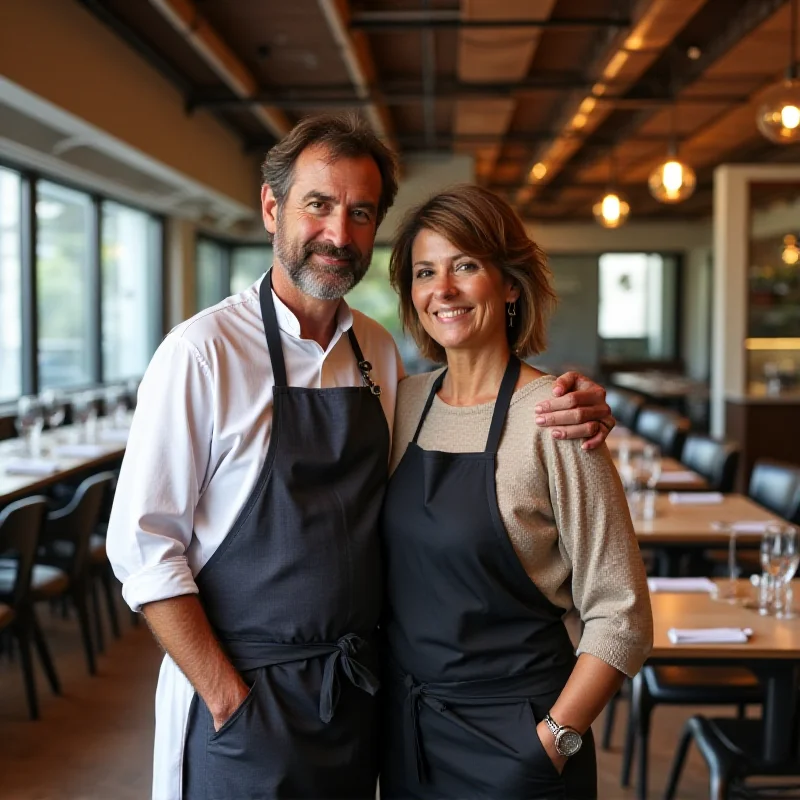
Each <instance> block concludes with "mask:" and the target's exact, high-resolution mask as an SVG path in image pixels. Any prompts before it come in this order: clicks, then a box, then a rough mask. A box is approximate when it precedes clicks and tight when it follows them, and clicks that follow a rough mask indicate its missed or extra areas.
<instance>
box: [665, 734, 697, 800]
mask: <svg viewBox="0 0 800 800" xmlns="http://www.w3.org/2000/svg"><path fill="white" fill-rule="evenodd" d="M692 738H693V734H692V729H691V728H690V727H689V726H688V725H684V727H683V732H682V733H681V738H680V741H679V742H678V749H677V750H676V751H675V758H674V759H673V761H672V767H671V768H670V771H669V777H668V778H667V788H666V789H665V790H664V800H674V798H675V792H676V791H677V789H678V781H679V780H680V777H681V773H682V772H683V765H684V764H685V763H686V755H687V754H688V752H689V745H690V744H691V743H692Z"/></svg>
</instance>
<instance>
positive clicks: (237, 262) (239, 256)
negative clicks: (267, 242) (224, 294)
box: [230, 246, 272, 294]
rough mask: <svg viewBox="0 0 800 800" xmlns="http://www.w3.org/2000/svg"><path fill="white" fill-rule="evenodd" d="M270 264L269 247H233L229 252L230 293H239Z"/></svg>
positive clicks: (253, 281)
mask: <svg viewBox="0 0 800 800" xmlns="http://www.w3.org/2000/svg"><path fill="white" fill-rule="evenodd" d="M271 266H272V248H271V247H264V246H260V247H258V246H257V247H234V248H233V252H232V254H231V291H230V293H231V294H239V292H243V291H244V290H245V289H246V288H247V287H248V286H250V285H251V284H253V283H255V282H256V281H257V280H258V279H259V278H260V277H261V276H262V275H263V274H264V273H265V272H266V271H267V270H268V269H269V268H270V267H271Z"/></svg>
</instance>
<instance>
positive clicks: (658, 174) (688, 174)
mask: <svg viewBox="0 0 800 800" xmlns="http://www.w3.org/2000/svg"><path fill="white" fill-rule="evenodd" d="M676 113H677V112H676V108H675V106H673V108H672V133H671V135H670V143H669V150H668V151H667V160H666V161H663V162H662V163H661V164H659V165H658V166H657V167H656V168H655V169H654V170H653V171H652V172H651V173H650V177H649V178H648V179H647V185H648V187H649V189H650V194H652V195H653V197H655V199H656V200H658V202H659V203H681V202H683V201H684V200H686V199H687V198H689V197H691V196H692V195H693V194H694V190H695V187H696V186H697V176H696V175H695V174H694V170H693V169H692V168H691V167H690V166H689V165H688V164H687V163H686V162H685V161H680V160H679V159H678V145H677V137H676V134H675V114H676Z"/></svg>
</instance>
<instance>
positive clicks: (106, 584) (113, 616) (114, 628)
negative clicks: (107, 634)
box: [100, 564, 122, 639]
mask: <svg viewBox="0 0 800 800" xmlns="http://www.w3.org/2000/svg"><path fill="white" fill-rule="evenodd" d="M100 582H101V583H102V584H103V591H104V593H105V596H106V606H107V607H108V619H109V621H110V622H111V632H112V633H113V634H114V638H115V639H119V637H120V636H121V635H122V634H121V632H120V628H119V617H118V616H117V603H116V598H115V597H114V575H113V573H112V572H111V565H110V564H104V565H103V569H102V571H101V572H100Z"/></svg>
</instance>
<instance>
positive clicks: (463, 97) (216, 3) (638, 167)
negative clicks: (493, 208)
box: [76, 0, 800, 220]
mask: <svg viewBox="0 0 800 800" xmlns="http://www.w3.org/2000/svg"><path fill="white" fill-rule="evenodd" d="M76 2H80V3H81V4H82V5H84V6H85V7H87V8H88V9H89V10H90V11H91V12H92V13H94V14H96V15H97V16H98V17H99V18H100V19H102V20H103V21H104V22H105V23H107V24H108V25H110V26H112V27H113V28H114V30H115V31H117V33H119V34H120V36H121V37H123V38H124V39H125V40H126V42H127V43H128V44H129V45H130V46H132V47H134V48H136V49H137V50H138V51H139V52H140V53H141V54H142V55H143V56H144V57H145V58H147V59H148V60H149V61H150V62H151V63H152V64H153V65H154V66H155V67H156V68H157V69H159V70H160V71H161V72H162V73H163V74H164V75H165V76H166V77H168V78H169V79H170V80H171V81H172V82H173V83H174V84H175V86H176V87H177V88H178V89H179V90H180V91H181V92H182V94H183V96H184V98H185V101H186V105H187V113H197V111H198V109H204V110H209V111H211V112H212V113H214V114H216V115H217V116H218V117H219V118H220V119H222V120H224V122H225V123H226V124H227V125H228V126H230V128H231V129H233V130H234V131H236V133H237V134H238V135H239V136H240V137H241V140H242V143H243V146H244V147H246V148H248V149H250V150H252V151H253V152H257V151H263V150H265V149H266V148H268V147H269V146H270V145H271V144H272V143H273V142H274V141H275V140H276V138H277V137H280V136H281V135H283V134H284V133H285V132H287V131H288V130H289V129H290V128H291V126H292V124H293V123H294V122H296V121H297V120H298V119H299V118H300V117H302V116H304V115H306V114H311V113H316V112H321V111H326V110H334V109H342V108H352V107H357V108H359V109H361V110H362V113H364V114H365V115H366V116H367V118H368V119H369V120H370V122H371V124H372V125H373V126H374V127H375V129H376V130H377V131H379V132H380V134H381V135H382V136H384V137H385V138H386V139H387V141H389V142H390V143H391V144H392V145H393V146H394V147H395V148H396V149H397V150H398V152H399V153H400V154H401V156H402V155H403V154H406V153H412V152H419V151H440V152H441V151H445V152H459V153H463V152H467V153H472V154H474V156H475V164H476V175H477V178H478V180H479V181H480V182H481V183H482V184H484V185H486V186H489V187H491V188H492V189H494V190H495V191H498V192H500V193H502V194H504V195H505V196H507V197H508V198H509V199H510V200H512V201H513V202H514V203H515V204H516V205H517V207H518V208H519V210H520V211H521V212H522V213H523V214H525V215H526V216H528V217H530V218H532V219H548V220H553V219H559V220H579V219H589V218H590V216H591V210H590V209H591V205H592V203H593V202H594V201H595V200H596V199H597V197H598V196H599V194H601V193H602V191H603V190H604V189H605V187H606V185H607V183H608V181H609V179H610V177H611V175H612V171H613V174H614V176H615V179H616V181H617V183H618V184H620V185H621V188H622V189H623V191H625V193H626V194H627V195H628V197H629V200H630V202H631V206H632V209H633V212H632V214H633V215H635V217H636V218H648V217H649V218H681V217H698V216H704V215H708V214H709V213H710V208H711V180H712V172H713V169H714V167H715V166H716V165H718V164H720V163H731V162H741V161H762V162H768V161H771V162H775V161H790V162H798V161H800V147H798V146H789V147H786V146H779V145H771V144H770V143H768V142H767V141H766V140H764V139H763V138H761V137H760V135H759V134H758V132H757V130H756V126H755V109H756V106H757V104H758V98H759V96H760V95H761V93H762V92H763V90H764V88H765V87H766V86H769V85H770V84H771V83H773V82H775V81H776V80H778V79H779V78H780V77H782V75H783V73H784V71H785V69H786V67H787V65H788V63H789V53H790V42H789V30H790V2H789V0H592V2H591V3H587V2H586V1H585V0H381V1H378V0H350V2H349V3H348V1H347V0H293V2H286V1H285V0H260V1H259V2H253V1H252V0H137V2H135V3H134V2H130V0H76ZM797 2H800V0H797ZM587 9H591V11H590V12H589V11H587ZM798 47H800V43H798ZM673 138H674V139H675V140H676V141H677V143H678V148H679V155H680V157H681V158H682V159H683V160H685V161H688V162H689V163H690V164H691V165H692V166H693V167H694V168H695V170H696V171H697V178H698V189H697V191H696V193H695V195H694V196H693V197H692V198H690V199H689V200H687V201H686V202H684V203H682V204H679V205H676V206H665V205H661V204H659V203H657V202H656V201H655V200H653V199H652V198H651V197H650V195H649V194H648V192H647V187H646V183H647V176H648V174H649V173H650V171H651V170H652V169H653V167H655V166H656V165H657V164H658V163H659V161H661V160H663V158H664V157H665V155H666V153H667V149H668V146H669V143H670V141H671V140H672V139H673ZM534 164H540V165H544V167H541V166H540V167H539V168H538V172H539V174H540V175H541V173H542V172H544V174H543V175H542V176H541V177H540V178H536V177H533V176H532V175H531V169H532V167H533V166H534ZM612 165H613V166H612ZM545 169H546V172H545V171H544V170H545Z"/></svg>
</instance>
